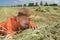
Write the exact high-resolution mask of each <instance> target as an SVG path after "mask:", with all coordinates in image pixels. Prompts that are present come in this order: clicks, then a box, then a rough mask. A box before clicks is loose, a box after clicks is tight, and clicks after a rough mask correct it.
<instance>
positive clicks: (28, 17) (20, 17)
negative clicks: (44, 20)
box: [19, 16, 29, 19]
mask: <svg viewBox="0 0 60 40" xmlns="http://www.w3.org/2000/svg"><path fill="white" fill-rule="evenodd" d="M19 18H22V19H24V18H28V19H29V17H27V16H20V17H19Z"/></svg>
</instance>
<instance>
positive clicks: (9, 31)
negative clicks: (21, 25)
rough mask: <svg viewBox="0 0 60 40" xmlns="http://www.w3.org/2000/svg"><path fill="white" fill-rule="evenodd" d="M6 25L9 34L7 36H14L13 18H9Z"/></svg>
mask: <svg viewBox="0 0 60 40" xmlns="http://www.w3.org/2000/svg"><path fill="white" fill-rule="evenodd" d="M6 27H7V35H6V36H9V37H13V36H14V32H13V29H12V28H13V25H12V22H11V19H8V20H7V21H6Z"/></svg>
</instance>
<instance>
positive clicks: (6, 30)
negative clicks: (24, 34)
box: [0, 8, 37, 39]
mask: <svg viewBox="0 0 60 40" xmlns="http://www.w3.org/2000/svg"><path fill="white" fill-rule="evenodd" d="M29 16H30V10H29V9H27V8H21V9H20V10H19V12H18V15H17V16H15V17H13V18H10V19H8V20H7V21H5V22H0V35H3V36H6V38H9V37H10V38H12V39H13V36H14V35H15V34H16V33H17V31H20V30H25V29H28V28H32V29H36V28H37V26H36V24H35V23H34V22H32V21H31V20H30V18H29ZM6 38H5V39H6Z"/></svg>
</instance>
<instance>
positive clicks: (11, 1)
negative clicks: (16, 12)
mask: <svg viewBox="0 0 60 40" xmlns="http://www.w3.org/2000/svg"><path fill="white" fill-rule="evenodd" d="M41 1H42V2H43V3H45V2H47V3H49V4H52V3H57V4H59V5H60V0H0V6H11V5H18V4H28V3H31V2H34V3H36V2H38V3H40V2H41Z"/></svg>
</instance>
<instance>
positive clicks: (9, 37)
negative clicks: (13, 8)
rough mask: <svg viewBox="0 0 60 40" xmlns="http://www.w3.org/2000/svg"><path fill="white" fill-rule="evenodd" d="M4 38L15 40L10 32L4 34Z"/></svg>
mask: <svg viewBox="0 0 60 40" xmlns="http://www.w3.org/2000/svg"><path fill="white" fill-rule="evenodd" d="M4 40H15V39H14V38H13V36H11V35H10V34H8V35H6V37H5V39H4Z"/></svg>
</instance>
